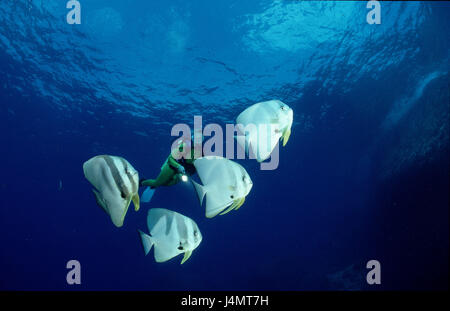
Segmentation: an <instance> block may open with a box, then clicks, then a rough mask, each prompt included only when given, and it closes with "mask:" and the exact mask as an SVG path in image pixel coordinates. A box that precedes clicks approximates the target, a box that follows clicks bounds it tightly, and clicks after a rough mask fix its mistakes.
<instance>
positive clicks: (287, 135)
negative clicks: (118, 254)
mask: <svg viewBox="0 0 450 311" xmlns="http://www.w3.org/2000/svg"><path fill="white" fill-rule="evenodd" d="M290 136H291V129H290V128H289V129H287V130H286V131H284V133H283V147H284V146H286V144H287V142H288V140H289V137H290Z"/></svg>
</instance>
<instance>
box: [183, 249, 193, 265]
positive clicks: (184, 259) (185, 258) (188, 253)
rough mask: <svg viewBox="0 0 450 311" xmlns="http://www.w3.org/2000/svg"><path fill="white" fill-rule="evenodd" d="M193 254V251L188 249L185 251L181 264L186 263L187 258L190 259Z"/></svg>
mask: <svg viewBox="0 0 450 311" xmlns="http://www.w3.org/2000/svg"><path fill="white" fill-rule="evenodd" d="M191 255H192V251H187V252H185V253H184V257H183V260H182V261H181V264H184V263H185V262H186V260H188V259H189V257H191Z"/></svg>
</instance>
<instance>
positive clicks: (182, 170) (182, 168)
mask: <svg viewBox="0 0 450 311" xmlns="http://www.w3.org/2000/svg"><path fill="white" fill-rule="evenodd" d="M178 173H179V174H181V175H186V170H185V169H184V167H183V165H180V166H179V167H178Z"/></svg>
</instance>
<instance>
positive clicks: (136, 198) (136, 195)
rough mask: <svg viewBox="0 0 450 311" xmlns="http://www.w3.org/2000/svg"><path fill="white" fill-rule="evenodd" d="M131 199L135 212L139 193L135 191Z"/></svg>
mask: <svg viewBox="0 0 450 311" xmlns="http://www.w3.org/2000/svg"><path fill="white" fill-rule="evenodd" d="M131 200H133V204H134V210H135V211H136V212H137V211H138V210H139V207H140V202H139V194H138V193H136V194H135V195H133V197H132V198H131Z"/></svg>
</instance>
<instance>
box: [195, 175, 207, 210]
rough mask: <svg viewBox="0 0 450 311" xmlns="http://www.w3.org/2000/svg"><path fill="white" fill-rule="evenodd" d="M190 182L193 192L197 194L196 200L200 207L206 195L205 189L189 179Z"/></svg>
mask: <svg viewBox="0 0 450 311" xmlns="http://www.w3.org/2000/svg"><path fill="white" fill-rule="evenodd" d="M191 181H192V184H193V185H194V188H195V191H196V192H197V196H198V200H199V201H200V205H202V203H203V198H204V197H205V194H206V190H205V187H204V186H202V185H199V184H198V183H196V182H195V181H193V180H192V179H191Z"/></svg>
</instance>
